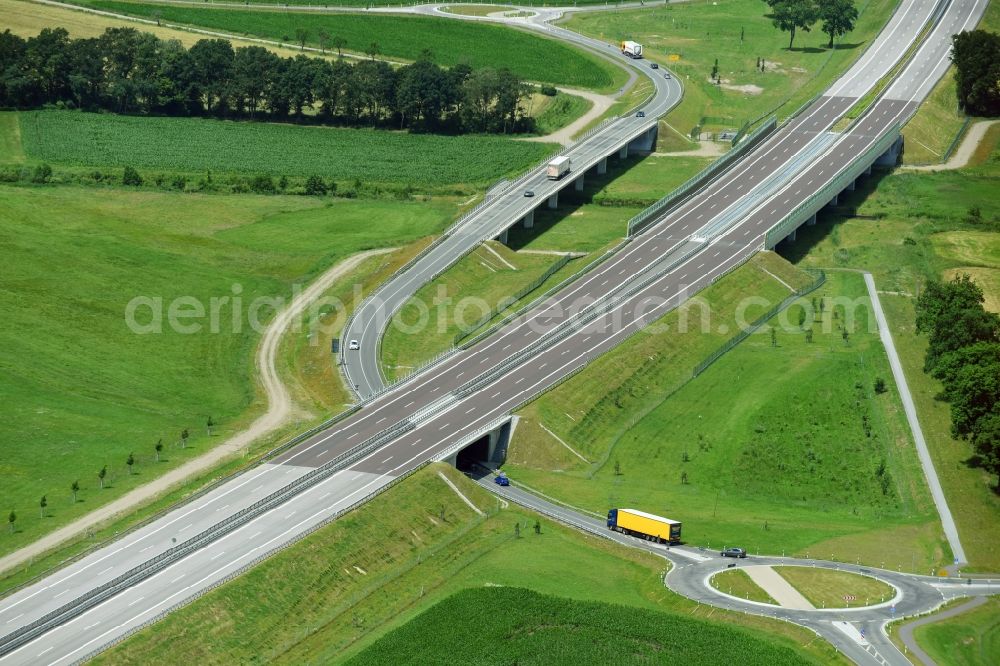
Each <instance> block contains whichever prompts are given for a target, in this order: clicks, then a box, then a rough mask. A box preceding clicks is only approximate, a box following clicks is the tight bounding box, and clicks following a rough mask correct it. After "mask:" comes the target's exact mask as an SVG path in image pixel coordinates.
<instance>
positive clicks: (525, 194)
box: [524, 190, 535, 197]
mask: <svg viewBox="0 0 1000 666" xmlns="http://www.w3.org/2000/svg"><path fill="white" fill-rule="evenodd" d="M524 196H526V197H533V196H535V193H534V192H532V191H531V190H525V191H524Z"/></svg>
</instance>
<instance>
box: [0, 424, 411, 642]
mask: <svg viewBox="0 0 1000 666" xmlns="http://www.w3.org/2000/svg"><path fill="white" fill-rule="evenodd" d="M413 427H414V426H413V424H412V423H411V422H410V421H408V420H404V421H400V422H398V423H396V424H394V425H393V426H390V427H389V428H387V429H386V430H384V431H382V432H380V433H378V434H376V435H373V436H372V437H369V438H368V439H366V440H365V441H364V442H361V443H360V444H358V445H357V446H356V447H354V448H352V449H350V450H348V451H345V452H344V453H342V454H340V455H339V456H337V457H336V458H334V459H332V460H330V461H329V462H327V463H325V464H323V465H321V466H320V467H317V468H315V469H313V470H310V471H309V472H307V473H306V474H304V475H302V476H300V477H299V478H297V479H295V480H294V481H292V482H291V483H289V484H288V485H286V486H283V487H282V488H279V489H278V490H276V491H274V492H272V493H270V494H269V495H267V496H266V497H264V498H262V499H259V500H257V501H256V502H254V503H253V504H251V505H250V506H248V507H246V508H244V509H242V510H240V511H238V512H236V513H234V514H233V515H231V516H228V517H226V518H225V519H223V520H221V521H219V522H218V523H216V524H215V525H212V526H211V527H209V528H207V529H205V530H202V532H200V533H199V534H197V535H195V536H193V537H191V538H190V539H187V540H186V541H184V542H183V543H180V544H178V545H176V546H173V547H171V548H169V549H167V550H165V551H163V552H162V553H160V554H159V555H157V556H155V557H153V558H151V559H149V560H147V561H145V562H143V563H142V564H140V565H138V566H136V567H133V568H132V569H129V570H128V571H126V572H125V573H123V574H121V575H119V576H117V577H116V578H113V579H112V580H110V581H108V582H107V583H104V584H102V585H99V586H97V587H95V588H93V589H92V590H90V591H88V592H87V593H85V594H83V595H81V596H79V597H77V598H76V599H74V600H72V601H70V602H68V603H66V604H63V605H62V606H60V607H59V608H57V609H55V610H53V611H50V612H49V613H46V614H45V615H43V616H42V617H40V618H38V619H37V620H34V621H33V622H30V623H28V624H26V625H24V626H23V627H21V628H19V629H17V630H16V631H14V632H11V633H10V634H7V635H5V636H3V637H0V656H2V655H5V654H8V653H9V652H11V651H13V650H15V649H17V648H18V647H20V646H21V645H24V644H25V643H27V642H30V641H31V640H34V639H35V638H38V637H39V636H41V635H42V634H44V633H46V632H47V631H49V630H50V629H52V628H54V627H56V626H58V625H60V624H63V623H65V622H67V621H69V620H70V619H72V618H74V617H77V616H79V615H80V614H82V613H84V612H85V611H87V610H89V609H90V608H93V607H94V606H96V605H98V604H99V603H101V602H103V601H106V600H107V599H109V598H111V597H113V596H115V595H117V594H118V593H120V592H122V591H124V590H126V589H128V588H130V587H132V586H134V585H136V584H138V583H139V582H141V581H143V580H146V579H147V578H149V577H150V576H152V575H153V574H155V573H158V572H160V571H162V570H163V569H165V568H167V567H168V566H170V565H171V564H173V563H174V562H177V561H178V560H180V559H183V558H184V557H187V556H188V555H190V554H192V553H193V552H195V551H197V550H200V549H201V548H204V547H205V546H207V545H209V544H211V543H212V542H214V541H216V540H217V539H219V538H220V537H222V536H225V535H226V534H229V533H230V532H232V531H233V530H235V529H237V528H239V527H241V526H242V525H244V524H246V523H248V522H249V521H251V520H253V519H255V518H257V517H258V516H260V515H261V514H263V513H266V512H267V511H270V510H271V509H274V508H275V507H277V506H280V505H281V504H283V503H285V502H286V501H288V500H289V499H291V498H292V497H294V496H296V495H298V494H299V493H301V492H302V491H303V490H305V489H307V488H310V487H312V486H314V485H315V484H317V483H319V482H320V481H323V480H325V479H326V478H328V477H329V476H331V475H332V474H334V473H335V472H337V471H339V470H341V469H343V468H344V467H346V466H348V465H350V464H353V463H354V462H356V461H357V460H359V459H361V458H363V457H364V456H366V455H367V454H368V453H370V452H372V451H374V450H376V449H378V448H379V447H381V446H382V445H383V444H385V443H386V442H388V441H390V440H393V439H395V438H396V437H398V436H399V435H401V434H403V433H404V432H407V431H409V430H412V429H413Z"/></svg>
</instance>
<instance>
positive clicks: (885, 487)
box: [507, 254, 948, 571]
mask: <svg viewBox="0 0 1000 666" xmlns="http://www.w3.org/2000/svg"><path fill="white" fill-rule="evenodd" d="M762 260H767V261H769V262H770V263H771V264H774V265H778V264H780V263H781V262H780V259H778V258H777V257H775V256H774V255H768V254H765V255H760V256H759V258H758V259H756V260H755V261H754V262H751V263H750V264H748V265H747V266H745V267H743V268H741V269H740V270H738V271H736V272H735V273H733V274H732V275H731V276H729V277H727V278H726V279H724V280H722V281H720V282H719V283H717V284H716V285H713V286H712V287H711V288H709V289H708V290H706V291H705V292H703V293H701V294H699V296H698V302H700V303H702V304H704V303H707V304H708V306H709V307H708V308H707V309H706V308H705V307H704V306H699V305H698V302H696V303H695V304H692V306H691V307H690V308H689V309H688V310H687V311H688V313H689V315H688V316H689V321H688V326H687V331H686V332H678V329H679V328H681V323H682V320H681V319H680V313H671V314H670V315H668V316H667V317H666V318H665V320H664V322H663V323H666V324H669V325H670V329H669V331H668V332H667V333H665V334H660V335H653V334H645V335H639V336H637V337H636V338H633V339H632V340H630V341H629V342H628V343H627V344H626V345H624V346H623V347H621V348H619V349H618V350H615V351H613V352H611V353H610V354H607V355H606V356H605V357H603V358H601V359H599V360H598V361H596V362H595V363H593V364H592V365H591V366H590V367H588V369H587V370H585V371H584V372H582V373H580V374H579V375H577V376H576V377H574V378H573V379H571V380H570V381H568V382H566V383H565V384H563V385H562V386H560V387H558V388H557V389H556V390H554V391H552V392H550V393H549V394H547V395H545V396H543V397H542V398H540V399H539V400H537V401H535V403H533V404H532V405H529V406H528V407H527V408H525V409H524V410H522V416H523V417H524V418H523V419H522V421H521V423H520V425H519V426H518V431H517V435H516V437H515V438H514V441H513V443H512V445H511V450H510V454H509V458H510V460H509V461H508V465H507V469H508V473H509V474H510V476H511V478H513V479H514V480H515V481H520V482H523V483H524V484H525V485H527V486H529V487H532V488H537V489H540V490H542V491H543V492H545V493H546V494H549V495H552V496H555V497H557V498H559V499H562V500H564V501H568V502H571V503H573V504H576V505H577V506H581V507H583V508H586V509H588V510H591V511H595V512H599V513H600V512H603V511H606V510H607V508H608V507H613V506H622V505H628V506H633V507H636V508H641V509H645V510H648V511H651V512H655V513H659V514H662V515H667V516H670V517H673V518H676V519H680V520H683V521H684V522H685V536H686V538H687V539H688V540H689V541H690V542H692V543H696V544H699V545H711V544H715V545H722V544H723V543H728V544H733V543H738V544H740V545H742V546H744V547H746V548H748V550H750V551H751V552H758V551H760V552H766V553H779V554H780V553H782V552H785V553H787V554H792V553H801V554H806V553H808V554H810V555H814V556H821V557H824V558H827V557H832V558H836V559H844V560H850V561H855V560H856V559H858V558H860V559H861V560H862V561H867V562H869V563H880V562H881V561H882V560H881V559H880V558H882V557H884V558H885V560H886V561H889V560H890V558H894V559H893V563H894V564H898V565H900V566H902V565H904V564H905V566H906V567H907V568H908V569H911V570H912V569H913V568H917V567H918V565H919V569H918V570H921V571H923V570H925V567H926V566H929V565H932V564H936V563H940V562H943V561H945V559H946V558H947V556H948V553H947V552H946V551H944V550H943V548H944V546H943V543H942V540H941V537H940V534H939V528H938V526H937V523H936V518H935V515H934V513H933V508H932V505H931V502H930V498H929V495H928V494H927V492H926V489H925V488H924V484H923V481H922V476H921V472H920V468H919V465H918V462H917V460H916V456H915V453H914V451H913V448H912V443H911V441H910V437H909V433H908V431H907V429H906V427H905V421H904V419H903V416H902V410H901V407H900V405H899V403H898V399H897V396H896V393H895V389H894V387H893V386H892V376H891V373H890V372H889V368H888V362H887V360H886V358H885V356H884V352H883V350H882V347H881V344H880V343H879V341H878V337H877V334H876V333H875V332H874V331H873V330H871V329H870V328H869V325H868V318H867V298H866V297H865V291H864V286H863V284H862V281H861V279H860V276H856V275H852V274H843V273H832V274H830V276H829V277H828V281H827V283H826V285H825V286H823V287H822V288H821V289H820V290H819V291H817V292H815V293H814V296H815V297H816V298H817V299H818V298H824V299H834V298H838V299H846V302H845V307H846V308H847V310H853V311H854V315H855V319H854V321H853V323H849V322H850V320H849V319H845V317H846V312H847V310H845V309H843V308H832V307H831V308H828V309H826V311H825V313H824V315H823V317H822V321H816V322H815V323H813V324H812V328H813V331H814V340H813V342H812V343H809V342H807V341H806V336H805V334H804V333H803V332H802V331H801V330H799V328H798V326H797V325H796V324H797V317H796V316H797V312H798V307H797V306H793V308H792V311H791V312H790V313H789V314H788V315H787V316H784V318H783V316H781V315H779V318H778V322H779V324H780V330H778V332H777V336H776V342H777V346H776V347H772V346H771V344H770V340H769V336H768V335H767V334H758V335H755V336H751V338H749V339H748V340H746V341H744V342H743V343H741V344H740V345H738V346H737V347H736V348H735V349H733V350H732V351H730V352H729V353H728V354H726V355H724V356H723V357H722V358H721V359H720V360H719V361H717V362H716V363H715V364H714V365H712V366H711V367H710V368H709V369H708V370H707V371H706V372H705V373H703V374H702V375H700V376H699V377H697V378H696V379H694V380H691V381H689V382H688V381H687V380H688V379H689V378H690V373H691V368H692V367H693V366H694V365H695V364H696V363H697V362H698V361H700V360H701V359H702V358H704V357H706V356H707V355H708V354H709V353H711V352H712V351H714V350H715V349H716V348H718V347H719V346H720V345H721V344H722V343H723V342H724V341H725V340H726V339H727V338H728V335H726V334H719V332H718V331H719V329H720V328H722V327H723V326H724V327H725V329H726V331H727V333H728V331H732V330H734V329H733V328H732V326H733V321H734V319H735V317H736V312H737V311H739V309H740V308H749V309H748V310H747V312H749V313H751V314H747V313H743V316H744V317H747V318H752V317H753V316H756V315H755V314H752V313H754V312H756V313H757V314H759V313H761V312H763V311H764V310H766V306H763V305H760V304H759V303H755V302H754V301H747V300H746V298H747V297H749V296H753V297H759V298H764V299H765V302H768V303H771V304H774V303H777V302H779V301H780V300H781V299H782V298H784V297H785V296H787V295H788V293H789V292H788V290H787V289H786V288H785V287H783V286H782V285H780V284H779V283H778V282H777V280H774V279H773V278H771V277H770V276H768V275H766V274H765V273H764V272H763V271H761V270H760V265H759V262H760V261H762ZM769 270H770V269H769ZM772 272H774V271H772ZM787 273H788V271H787V270H786V275H787ZM791 273H794V270H792V271H791ZM788 277H789V278H791V276H790V275H789V276H788ZM782 279H786V278H785V277H783V278H782ZM800 280H801V278H800ZM786 281H787V280H786ZM828 302H830V303H834V301H832V300H828ZM806 303H807V305H808V304H809V299H807V301H806ZM754 308H758V309H756V310H755V309H754ZM706 311H708V312H710V313H711V317H710V318H709V319H708V320H707V322H706V323H705V324H704V325H705V329H704V330H707V331H708V332H706V333H702V330H703V329H702V323H701V319H700V318H701V316H702V313H703V312H706ZM833 312H837V313H838V319H837V320H833V319H832V314H833ZM772 323H773V322H772ZM842 323H845V324H847V325H848V326H850V329H851V331H852V332H851V334H850V338H849V344H844V342H843V341H842V339H841V332H840V330H839V329H838V326H839V325H840V324H842ZM879 377H881V378H884V379H885V380H886V382H887V383H888V387H889V390H888V392H887V393H885V394H882V395H878V394H875V392H874V391H873V383H874V380H875V379H876V378H879ZM685 382H687V383H685ZM540 425H544V426H545V427H546V428H548V429H549V430H552V431H553V432H555V433H556V434H557V435H558V436H559V437H561V438H562V439H563V440H565V441H566V442H568V443H569V445H570V446H572V447H573V448H575V449H576V450H577V451H579V452H580V453H581V455H583V456H584V457H585V458H586V459H587V460H589V461H591V463H590V464H585V463H583V462H581V461H580V460H579V459H577V458H575V457H573V456H572V455H571V454H570V453H569V452H567V451H566V450H565V448H563V447H562V446H561V445H559V444H558V443H557V442H555V441H554V440H553V438H552V437H551V435H549V434H547V433H546V432H545V431H544V430H542V429H541V428H540V427H539V426H540ZM890 532H891V539H892V541H893V542H894V543H895V545H896V548H895V549H894V551H895V552H894V553H893V552H892V551H890V553H889V554H885V549H884V545H885V544H884V543H883V542H882V541H879V540H876V539H873V535H875V534H882V533H890ZM876 541H877V544H876ZM869 543H870V544H871V545H868V544H869ZM896 560H898V561H896Z"/></svg>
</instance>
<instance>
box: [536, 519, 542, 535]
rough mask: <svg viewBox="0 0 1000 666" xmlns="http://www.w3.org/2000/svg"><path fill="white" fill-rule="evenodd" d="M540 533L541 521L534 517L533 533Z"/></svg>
mask: <svg viewBox="0 0 1000 666" xmlns="http://www.w3.org/2000/svg"><path fill="white" fill-rule="evenodd" d="M541 533H542V523H541V522H539V520H538V519H537V518H536V519H535V534H541Z"/></svg>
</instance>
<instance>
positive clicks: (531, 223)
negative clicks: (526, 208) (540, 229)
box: [521, 210, 535, 229]
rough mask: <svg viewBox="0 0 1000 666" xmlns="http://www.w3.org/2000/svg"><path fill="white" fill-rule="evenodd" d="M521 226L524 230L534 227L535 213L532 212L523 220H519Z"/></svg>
mask: <svg viewBox="0 0 1000 666" xmlns="http://www.w3.org/2000/svg"><path fill="white" fill-rule="evenodd" d="M521 224H522V225H523V226H524V228H525V229H530V228H532V227H533V226H535V211H534V210H532V211H531V212H529V213H528V214H527V215H525V216H524V217H523V218H521Z"/></svg>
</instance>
